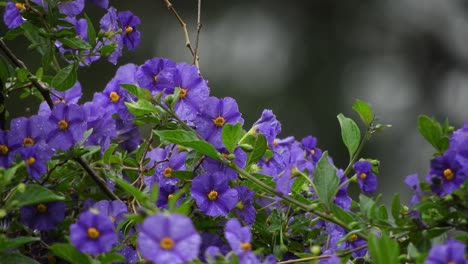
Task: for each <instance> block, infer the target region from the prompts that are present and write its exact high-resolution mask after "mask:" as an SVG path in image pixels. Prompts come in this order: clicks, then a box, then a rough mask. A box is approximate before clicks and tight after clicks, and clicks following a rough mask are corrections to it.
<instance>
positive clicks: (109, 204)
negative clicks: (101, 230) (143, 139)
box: [92, 200, 128, 227]
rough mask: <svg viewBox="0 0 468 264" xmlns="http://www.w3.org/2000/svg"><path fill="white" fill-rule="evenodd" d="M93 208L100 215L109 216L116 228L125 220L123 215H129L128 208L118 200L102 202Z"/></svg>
mask: <svg viewBox="0 0 468 264" xmlns="http://www.w3.org/2000/svg"><path fill="white" fill-rule="evenodd" d="M92 208H94V209H95V210H97V211H98V212H99V214H101V215H106V216H108V217H109V218H110V220H111V221H112V223H114V225H115V226H116V227H117V225H118V224H119V223H120V222H121V221H122V220H123V215H124V214H125V213H128V209H127V206H126V205H125V204H124V203H123V202H122V201H117V200H116V201H107V200H102V201H99V202H97V203H95V204H94V205H93V206H92Z"/></svg>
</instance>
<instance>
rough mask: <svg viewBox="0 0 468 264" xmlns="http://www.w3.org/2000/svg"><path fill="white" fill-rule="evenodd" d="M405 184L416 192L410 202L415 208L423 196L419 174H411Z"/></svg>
mask: <svg viewBox="0 0 468 264" xmlns="http://www.w3.org/2000/svg"><path fill="white" fill-rule="evenodd" d="M405 183H406V185H408V186H409V187H410V188H411V189H412V190H413V191H414V194H413V197H412V198H411V202H410V206H411V207H413V205H415V204H416V203H418V202H419V201H421V198H422V196H423V193H422V190H421V187H420V186H419V179H418V174H411V175H408V176H406V178H405Z"/></svg>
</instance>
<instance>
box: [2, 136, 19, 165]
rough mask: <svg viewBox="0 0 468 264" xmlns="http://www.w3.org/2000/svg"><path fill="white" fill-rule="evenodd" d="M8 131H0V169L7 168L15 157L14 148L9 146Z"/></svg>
mask: <svg viewBox="0 0 468 264" xmlns="http://www.w3.org/2000/svg"><path fill="white" fill-rule="evenodd" d="M9 133H10V132H8V131H3V130H0V167H2V168H9V167H10V165H11V163H12V162H13V160H14V159H15V155H16V148H14V147H12V146H11V144H10V139H9Z"/></svg>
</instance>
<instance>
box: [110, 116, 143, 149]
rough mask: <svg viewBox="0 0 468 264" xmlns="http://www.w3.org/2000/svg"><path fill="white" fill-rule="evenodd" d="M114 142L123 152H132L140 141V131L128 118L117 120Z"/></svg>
mask: <svg viewBox="0 0 468 264" xmlns="http://www.w3.org/2000/svg"><path fill="white" fill-rule="evenodd" d="M116 141H117V142H118V143H119V144H120V146H121V147H122V148H124V149H125V150H127V151H129V152H132V151H134V150H135V149H137V148H138V145H139V144H140V141H141V136H140V130H138V127H137V126H136V125H135V124H134V123H133V122H131V119H130V118H126V119H117V139H116Z"/></svg>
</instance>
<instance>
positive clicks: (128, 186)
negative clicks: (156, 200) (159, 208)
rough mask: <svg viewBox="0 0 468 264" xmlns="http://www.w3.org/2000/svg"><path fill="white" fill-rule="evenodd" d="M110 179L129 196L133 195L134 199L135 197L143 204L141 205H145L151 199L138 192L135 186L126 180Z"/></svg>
mask: <svg viewBox="0 0 468 264" xmlns="http://www.w3.org/2000/svg"><path fill="white" fill-rule="evenodd" d="M110 179H111V180H112V181H114V182H115V183H116V184H117V185H118V186H120V187H121V188H122V189H124V190H125V191H126V192H127V193H128V194H130V195H132V196H133V197H135V199H136V200H137V201H138V202H139V203H141V204H145V203H146V201H147V200H148V199H149V197H148V196H147V195H146V194H145V193H143V192H141V191H140V190H138V189H137V188H136V187H135V186H133V185H131V184H130V183H128V182H127V181H126V180H124V179H121V178H118V177H115V176H114V177H110Z"/></svg>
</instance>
